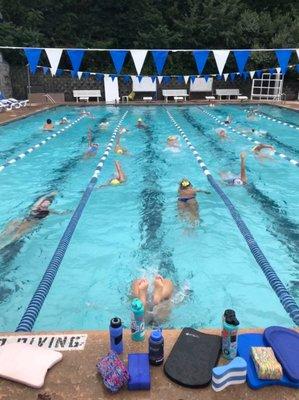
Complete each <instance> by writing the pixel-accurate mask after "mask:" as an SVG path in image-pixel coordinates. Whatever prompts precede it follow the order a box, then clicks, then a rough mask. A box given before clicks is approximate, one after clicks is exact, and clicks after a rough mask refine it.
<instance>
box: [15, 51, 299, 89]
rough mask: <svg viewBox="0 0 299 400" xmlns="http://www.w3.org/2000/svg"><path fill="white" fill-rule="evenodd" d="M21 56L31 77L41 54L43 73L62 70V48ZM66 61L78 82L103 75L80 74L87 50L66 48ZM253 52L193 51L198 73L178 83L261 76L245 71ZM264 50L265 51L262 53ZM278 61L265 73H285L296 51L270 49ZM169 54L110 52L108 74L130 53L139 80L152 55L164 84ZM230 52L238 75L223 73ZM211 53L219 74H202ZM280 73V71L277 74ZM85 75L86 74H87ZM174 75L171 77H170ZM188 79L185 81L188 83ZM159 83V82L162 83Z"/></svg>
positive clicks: (119, 67) (118, 72)
mask: <svg viewBox="0 0 299 400" xmlns="http://www.w3.org/2000/svg"><path fill="white" fill-rule="evenodd" d="M23 50H24V53H25V56H26V58H27V61H28V65H29V69H30V72H31V73H32V74H34V73H35V72H36V70H37V68H38V64H39V60H40V57H41V54H42V51H45V53H46V55H47V58H48V60H49V63H50V67H42V68H44V73H48V72H50V73H51V74H52V76H54V75H59V74H61V73H62V72H61V71H64V70H62V69H60V68H59V63H60V60H61V56H62V53H63V51H64V49H57V48H45V49H41V48H24V49H23ZM65 51H66V53H67V55H68V58H69V60H70V63H71V66H72V69H71V70H69V71H70V73H71V75H72V77H74V78H75V77H78V78H79V79H81V77H83V78H84V77H87V76H89V75H92V74H95V75H96V76H97V77H99V78H100V79H102V78H101V76H104V74H100V75H98V73H93V72H82V71H80V66H81V64H82V61H83V58H84V55H85V53H86V51H88V50H84V49H65ZM173 51H177V50H173ZM253 51H254V50H243V49H242V50H194V51H192V55H193V58H194V61H195V64H196V68H197V72H198V75H184V76H177V77H179V79H180V80H182V79H184V80H185V82H186V77H187V76H188V80H189V79H191V81H192V80H193V81H194V80H195V78H196V77H198V76H201V77H203V78H205V79H206V80H207V79H208V78H209V77H211V76H215V77H216V79H224V80H227V79H228V78H230V80H234V79H235V77H236V76H238V75H239V76H241V77H243V78H244V79H247V78H248V77H249V76H250V78H251V79H252V78H253V77H254V76H255V75H256V76H257V77H259V75H260V76H261V74H262V73H263V70H256V71H245V68H246V64H247V62H248V60H249V59H250V57H251V55H252V53H253ZM265 51H266V50H265ZM273 51H274V53H275V56H276V59H277V62H278V64H279V67H278V68H269V69H268V71H269V73H270V74H274V73H281V74H283V75H284V74H285V73H286V71H287V69H288V68H289V67H290V66H289V61H290V58H291V56H292V53H293V51H295V52H296V54H297V58H298V59H299V49H275V50H273ZM170 52H172V51H171V50H138V49H137V50H109V54H110V57H111V60H112V63H113V65H114V68H115V72H114V73H112V74H108V75H109V76H110V77H111V78H112V79H114V78H115V77H117V76H120V75H121V72H122V69H123V66H124V63H125V60H126V58H127V57H128V53H130V55H131V58H132V60H133V63H134V66H135V69H136V73H137V75H136V76H137V77H138V79H140V81H141V80H142V77H143V76H142V75H140V74H141V71H142V68H143V65H144V62H145V59H146V57H147V55H148V53H150V54H151V56H152V59H153V63H154V66H155V69H156V71H157V75H155V76H153V79H154V78H155V79H158V81H161V82H162V80H163V81H165V78H166V80H167V79H168V78H170V76H165V75H163V69H164V67H165V64H166V62H167V57H168V55H169V53H170ZM231 52H232V54H233V56H234V58H235V60H236V64H237V67H238V72H231V73H223V71H224V68H225V65H226V62H227V59H228V57H229V55H230V53H231ZM211 54H212V55H213V57H214V60H215V63H216V66H217V70H218V74H205V73H204V68H205V65H206V62H207V60H208V58H209V57H210V56H211ZM277 70H279V72H278V71H277ZM296 71H297V72H299V64H297V65H296ZM86 74H87V75H86ZM123 76H124V77H126V76H130V75H123ZM171 76H173V75H171ZM188 80H187V81H188ZM161 82H159V83H161Z"/></svg>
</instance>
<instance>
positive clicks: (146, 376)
mask: <svg viewBox="0 0 299 400" xmlns="http://www.w3.org/2000/svg"><path fill="white" fill-rule="evenodd" d="M128 371H129V375H130V378H129V382H128V389H129V390H150V387H151V376H150V367H149V358H148V353H133V354H128Z"/></svg>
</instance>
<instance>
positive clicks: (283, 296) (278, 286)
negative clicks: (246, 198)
mask: <svg viewBox="0 0 299 400" xmlns="http://www.w3.org/2000/svg"><path fill="white" fill-rule="evenodd" d="M165 111H166V112H167V114H168V116H169V119H170V120H171V121H172V123H173V124H174V126H175V127H176V128H177V130H178V131H179V133H180V135H181V136H182V138H183V139H184V141H185V143H186V145H187V146H188V148H189V149H190V150H191V152H192V154H193V155H194V157H195V158H196V160H197V162H198V164H199V166H200V167H201V169H202V171H203V173H204V175H205V176H206V178H207V180H208V181H209V183H210V185H211V186H212V187H213V189H214V190H215V191H216V192H217V194H218V195H219V196H220V197H221V199H222V201H223V202H224V204H225V205H226V207H227V209H228V211H229V212H230V214H231V216H232V217H233V219H234V221H235V223H236V225H237V227H238V228H239V231H240V232H241V234H242V236H243V237H244V239H245V241H246V243H247V245H248V247H249V249H250V251H251V253H252V255H253V257H254V258H255V260H256V262H257V263H258V265H259V266H260V267H261V269H262V271H263V273H264V275H265V276H266V278H267V280H268V282H269V283H270V285H271V287H272V289H273V290H274V292H275V293H276V295H277V297H278V298H279V300H280V302H281V304H282V305H283V307H284V309H285V311H286V312H287V313H288V314H289V316H290V317H291V319H292V320H293V322H294V323H295V324H296V325H297V326H299V307H298V305H297V303H296V301H295V299H294V298H293V296H292V295H291V294H290V293H289V291H288V290H287V288H286V287H285V286H284V284H283V283H282V282H281V280H280V279H279V277H278V275H277V274H276V272H275V271H274V269H273V267H272V266H271V265H270V263H269V261H268V260H267V258H266V256H265V255H264V253H263V252H262V250H261V249H260V247H259V245H258V244H257V242H256V240H255V239H254V237H253V236H252V234H251V232H250V230H249V228H248V227H247V225H246V224H245V222H244V221H243V220H242V218H241V216H240V214H239V212H238V211H237V209H236V208H235V206H234V205H233V203H232V202H231V201H230V199H229V198H228V196H227V195H226V194H225V193H224V192H223V190H222V189H221V188H220V186H219V185H218V183H217V182H216V181H215V179H214V178H213V176H212V175H211V172H210V171H209V170H208V167H207V166H206V164H205V163H204V161H203V159H202V158H201V157H200V155H199V153H198V151H197V150H196V149H195V147H194V146H193V145H192V143H191V142H190V140H189V139H188V137H187V135H186V134H185V132H184V131H183V129H182V128H181V127H180V126H179V124H178V123H177V122H176V121H175V119H174V118H173V116H172V115H171V114H170V112H169V111H168V110H167V109H165Z"/></svg>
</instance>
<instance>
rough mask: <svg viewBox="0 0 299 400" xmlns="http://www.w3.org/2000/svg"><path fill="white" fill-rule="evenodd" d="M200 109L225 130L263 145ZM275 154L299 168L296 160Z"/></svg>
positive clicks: (278, 153)
mask: <svg viewBox="0 0 299 400" xmlns="http://www.w3.org/2000/svg"><path fill="white" fill-rule="evenodd" d="M198 109H199V110H200V111H201V112H202V113H204V114H206V115H208V116H209V117H211V118H212V119H214V120H215V121H216V122H218V123H219V124H220V125H223V126H225V129H227V130H231V131H232V132H235V133H238V134H239V135H241V136H243V137H244V138H246V139H247V140H249V142H252V143H254V144H260V143H261V142H259V141H258V140H254V138H252V137H250V136H248V135H246V133H244V132H240V131H238V130H237V129H235V128H233V127H232V126H229V125H226V124H225V123H224V122H223V121H222V120H221V119H219V118H217V117H216V116H215V115H213V114H211V113H210V112H208V111H206V110H204V109H203V108H201V107H198ZM273 153H274V154H276V155H277V156H278V157H280V158H282V159H283V160H286V161H289V162H290V163H291V164H293V165H295V166H296V167H299V161H297V160H294V159H293V158H290V157H288V156H286V155H285V154H283V153H280V152H279V151H277V150H273Z"/></svg>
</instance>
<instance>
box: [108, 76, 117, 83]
mask: <svg viewBox="0 0 299 400" xmlns="http://www.w3.org/2000/svg"><path fill="white" fill-rule="evenodd" d="M109 76H110V78H111V79H112V82H113V81H114V79H115V78H116V75H115V74H110V75H109Z"/></svg>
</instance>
